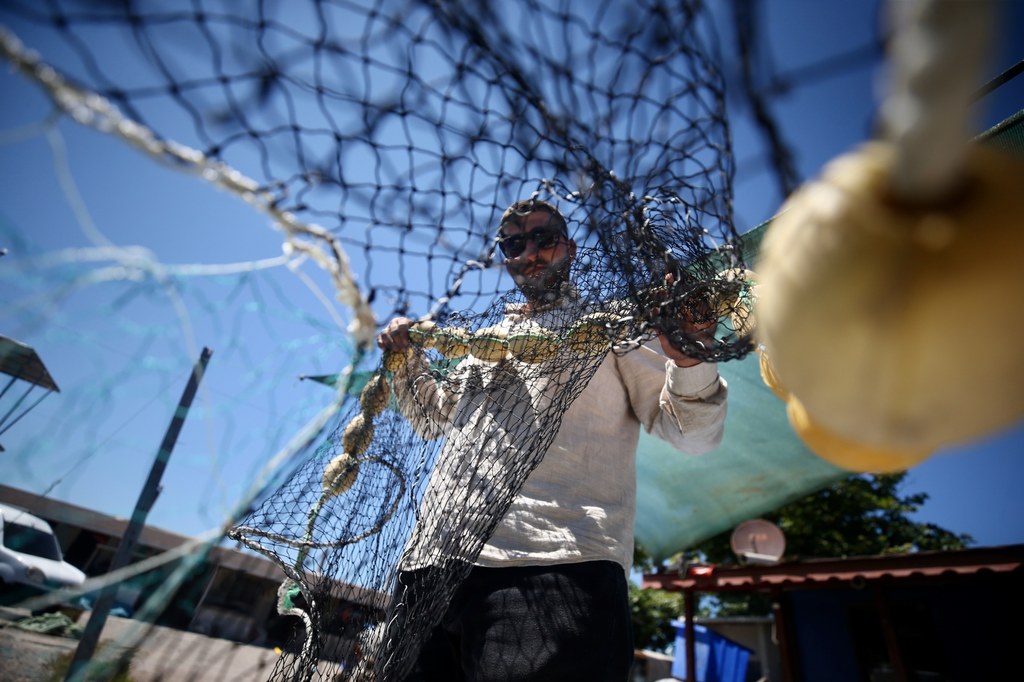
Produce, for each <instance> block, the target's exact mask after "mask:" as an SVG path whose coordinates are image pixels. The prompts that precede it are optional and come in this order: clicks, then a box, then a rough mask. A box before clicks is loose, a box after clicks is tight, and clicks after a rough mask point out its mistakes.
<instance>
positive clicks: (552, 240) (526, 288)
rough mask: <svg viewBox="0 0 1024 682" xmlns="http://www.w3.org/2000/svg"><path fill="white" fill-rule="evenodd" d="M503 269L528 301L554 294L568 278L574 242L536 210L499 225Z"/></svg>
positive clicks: (556, 220)
mask: <svg viewBox="0 0 1024 682" xmlns="http://www.w3.org/2000/svg"><path fill="white" fill-rule="evenodd" d="M500 237H501V248H502V252H503V253H504V254H505V269H506V270H507V271H508V274H509V275H511V276H512V279H513V280H514V281H515V283H516V285H517V286H518V287H519V288H520V289H521V290H522V292H523V293H524V294H525V295H526V297H527V298H528V299H531V300H536V299H542V298H545V297H546V295H547V294H549V293H551V294H557V293H558V291H559V285H560V284H562V283H563V282H565V281H567V280H568V278H569V266H570V265H571V264H572V259H573V257H574V256H575V255H576V242H574V241H572V240H571V239H568V238H567V237H565V236H563V235H562V231H561V228H560V224H559V222H558V219H557V218H555V217H554V216H552V215H551V214H550V213H548V212H547V211H544V210H537V211H533V212H532V213H529V214H527V215H525V216H523V217H521V218H517V219H514V220H510V221H508V222H506V223H505V224H504V225H502V226H501V235H500Z"/></svg>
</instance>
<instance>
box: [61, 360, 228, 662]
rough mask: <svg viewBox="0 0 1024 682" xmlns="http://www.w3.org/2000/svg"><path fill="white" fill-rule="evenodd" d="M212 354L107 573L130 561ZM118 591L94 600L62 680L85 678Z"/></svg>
mask: <svg viewBox="0 0 1024 682" xmlns="http://www.w3.org/2000/svg"><path fill="white" fill-rule="evenodd" d="M212 354H213V351H211V350H210V349H209V348H205V347H204V348H203V352H202V353H201V354H200V356H199V361H198V362H197V363H196V365H195V367H194V368H193V369H192V376H190V377H189V380H188V384H187V385H186V386H185V391H184V393H182V394H181V400H180V401H178V409H177V410H176V411H175V413H174V416H173V417H172V418H171V423H170V425H169V426H168V427H167V432H166V433H165V434H164V440H163V442H162V443H161V444H160V450H159V452H157V455H156V460H154V462H153V466H152V467H150V470H149V478H147V479H146V483H145V485H144V486H143V487H142V491H141V492H140V493H139V499H138V501H137V502H136V503H135V511H134V512H132V517H131V519H130V520H129V522H128V526H127V527H126V528H125V531H124V535H123V536H122V537H121V543H120V544H119V545H118V546H117V552H116V553H115V554H114V559H113V561H112V562H111V564H110V568H109V569H108V572H109V571H116V570H117V569H119V568H122V567H124V566H126V565H127V564H128V562H129V561H130V560H131V557H132V551H133V550H134V549H135V544H136V543H137V542H138V539H139V535H140V534H141V533H142V528H143V527H144V526H145V525H146V517H147V516H148V515H149V510H150V509H152V507H153V503H154V502H155V501H156V497H157V495H158V494H159V493H160V478H161V477H162V476H163V474H164V470H165V469H166V468H167V461H168V460H169V459H170V457H171V450H173V449H174V444H175V443H176V442H177V440H178V434H179V433H181V427H182V424H184V422H185V416H186V415H187V414H188V409H189V407H191V405H192V399H193V398H195V395H196V390H197V389H198V388H199V382H200V381H201V380H202V378H203V372H205V371H206V365H207V363H208V362H209V361H210V356H211V355H212ZM117 588H118V586H117V584H108V585H105V586H104V587H103V589H102V590H101V591H100V594H99V596H98V597H97V598H96V603H95V604H94V605H93V608H92V614H91V615H90V616H89V622H88V623H86V626H85V630H84V631H83V632H82V639H80V640H79V642H78V648H77V649H75V655H74V658H72V660H71V665H69V666H68V672H67V676H66V677H65V678H64V680H65V682H71V681H72V680H79V679H81V678H83V677H84V672H85V664H86V663H88V661H89V660H91V659H92V657H93V654H94V653H95V652H96V644H97V643H98V642H99V638H100V633H101V632H102V631H103V626H104V625H105V624H106V622H107V616H108V615H110V609H111V607H112V606H113V605H114V597H115V596H116V595H117Z"/></svg>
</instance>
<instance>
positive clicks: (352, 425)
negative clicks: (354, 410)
mask: <svg viewBox="0 0 1024 682" xmlns="http://www.w3.org/2000/svg"><path fill="white" fill-rule="evenodd" d="M372 440H373V422H372V421H371V420H369V419H367V418H366V417H364V416H363V415H362V414H357V415H356V416H355V417H353V418H352V421H350V422H349V423H348V426H346V427H345V431H344V432H342V434H341V446H342V447H343V448H345V452H347V453H348V454H350V455H352V456H353V457H358V456H359V455H361V454H363V453H364V452H366V450H367V448H369V447H370V442H371V441H372Z"/></svg>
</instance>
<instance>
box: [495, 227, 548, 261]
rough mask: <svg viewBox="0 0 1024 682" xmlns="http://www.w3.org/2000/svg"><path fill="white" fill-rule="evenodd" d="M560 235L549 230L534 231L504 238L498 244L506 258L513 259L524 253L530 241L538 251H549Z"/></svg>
mask: <svg viewBox="0 0 1024 682" xmlns="http://www.w3.org/2000/svg"><path fill="white" fill-rule="evenodd" d="M561 237H562V235H561V234H560V233H558V232H553V231H551V230H534V231H533V232H530V233H528V234H516V235H512V236H511V237H504V238H502V240H501V241H499V242H498V246H499V247H500V248H501V252H502V253H503V254H505V257H506V258H515V257H517V256H520V255H522V253H523V251H526V242H527V241H532V242H533V243H534V244H536V245H537V248H538V249H550V248H551V247H552V246H554V245H555V244H557V243H558V240H559V239H561Z"/></svg>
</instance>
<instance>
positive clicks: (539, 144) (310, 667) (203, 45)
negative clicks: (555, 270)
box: [0, 0, 752, 680]
mask: <svg viewBox="0 0 1024 682" xmlns="http://www.w3.org/2000/svg"><path fill="white" fill-rule="evenodd" d="M700 10H701V3H699V2H681V3H662V2H657V1H652V0H645V1H644V2H638V3H621V2H612V1H603V2H596V3H575V2H554V1H552V2H531V1H528V0H521V1H519V2H509V3H500V4H499V3H488V2H459V3H457V2H447V1H441V2H416V1H408V2H403V1H400V0H381V1H379V2H376V3H362V2H342V1H340V0H339V1H333V2H331V1H327V0H322V1H306V2H283V1H282V2H244V3H239V2H230V1H227V0H223V1H215V0H193V1H192V2H167V3H163V2H138V3H136V2H128V1H121V2H100V1H92V2H89V1H86V0H79V1H76V2H70V1H60V2H58V1H56V0H54V1H52V2H48V3H45V4H42V5H39V4H37V3H30V2H17V1H16V2H9V3H6V4H5V7H4V8H3V9H2V10H0V17H2V18H3V21H4V22H5V23H6V24H7V26H8V28H9V29H10V30H9V31H5V33H4V35H3V43H2V44H3V51H4V53H5V56H6V57H7V59H8V60H9V61H11V62H12V63H13V64H15V65H16V67H17V68H18V69H19V70H20V71H22V72H23V73H24V74H26V75H28V76H29V77H30V78H32V79H33V80H35V81H36V82H37V83H39V84H40V85H41V86H42V87H44V88H45V89H46V90H47V92H48V93H49V94H50V96H51V97H52V99H53V101H54V102H55V103H56V105H57V106H58V107H59V108H60V109H61V110H62V111H63V112H64V113H66V114H68V115H70V116H72V117H74V118H75V119H76V120H78V121H79V122H81V123H84V124H86V125H90V126H93V127H95V128H97V129H99V130H102V131H103V132H106V133H109V134H111V135H114V136H117V137H120V138H122V139H123V140H125V141H126V142H128V143H130V144H132V145H133V146H135V147H136V148H137V149H139V150H140V151H141V152H142V153H144V154H147V155H149V156H150V157H152V158H153V159H154V160H156V161H159V162H160V163H163V164H167V165H169V166H171V167H173V168H176V169H178V170H181V171H184V172H189V173H194V174H196V175H197V176H199V177H200V178H202V179H203V180H205V181H208V182H211V183H214V184H215V185H217V186H218V187H221V188H222V189H225V190H227V191H229V192H231V193H233V194H235V195H237V196H238V197H240V198H241V199H243V200H245V201H247V202H249V203H250V204H252V205H253V206H254V207H256V208H257V209H259V210H261V211H263V212H264V213H266V214H267V215H268V216H270V217H271V218H272V219H273V221H274V223H275V225H276V226H277V227H278V228H279V229H280V230H281V232H282V235H283V239H284V242H285V249H286V254H295V253H301V254H303V255H305V256H307V257H309V258H311V259H313V260H314V261H316V262H317V263H318V264H320V265H321V267H322V268H323V270H324V272H325V273H327V275H328V276H329V277H330V281H331V283H332V286H333V287H334V289H335V293H336V295H337V297H338V298H339V300H341V301H342V302H343V303H345V304H346V305H347V306H348V310H349V316H348V320H347V322H348V333H349V334H350V335H351V339H352V344H351V348H352V357H351V362H350V364H349V367H348V368H347V369H345V370H344V371H342V372H340V373H339V374H338V375H337V377H334V380H335V381H336V382H337V384H338V386H339V395H341V396H344V398H345V399H344V401H343V402H342V403H341V406H340V409H339V410H338V412H337V414H336V415H334V416H333V417H332V418H331V421H330V423H329V424H328V425H327V426H326V427H324V428H322V429H320V430H319V431H318V432H316V433H315V434H314V435H312V436H311V437H309V438H307V439H306V441H305V444H304V445H303V446H302V447H301V448H300V451H299V452H298V454H297V455H296V456H295V457H293V458H291V459H290V460H289V463H288V467H289V468H288V471H287V472H286V473H285V474H283V475H281V476H278V477H277V478H276V480H277V481H278V482H279V483H280V482H281V481H283V483H280V484H279V485H275V486H274V487H273V488H272V489H269V490H267V491H264V493H263V494H262V495H260V496H259V497H258V498H257V499H255V500H253V504H251V505H248V508H247V511H246V513H245V514H244V518H241V519H240V520H239V522H238V523H237V524H235V526H234V529H233V530H232V531H231V533H230V536H231V537H232V538H234V539H235V540H237V541H239V542H240V543H242V544H244V545H245V546H246V547H248V548H249V549H251V550H254V551H256V552H259V553H260V554H262V555H264V556H267V557H270V558H272V559H273V560H274V561H276V562H277V563H279V564H280V566H281V567H282V569H283V571H284V573H285V575H286V576H287V578H286V580H285V581H284V582H283V583H282V585H281V588H280V590H279V594H278V604H277V608H278V612H279V613H280V614H282V615H285V616H291V617H294V623H295V630H294V637H293V642H292V645H290V646H288V647H286V651H285V654H284V655H283V656H282V657H281V659H280V660H279V662H278V664H277V665H276V667H275V669H274V671H273V673H272V675H271V676H272V678H273V679H302V680H307V679H324V680H329V679H337V677H336V676H337V675H339V674H340V679H381V680H383V679H401V678H402V676H403V674H404V673H405V671H406V670H407V669H408V666H409V663H410V661H411V657H412V656H413V655H414V654H415V652H416V651H417V649H418V648H419V646H420V644H421V643H422V642H423V640H424V637H425V636H426V635H427V633H429V631H430V629H431V628H432V627H433V626H434V625H435V624H436V623H437V622H438V621H439V619H440V618H441V616H442V614H443V612H444V609H445V606H446V605H447V603H448V601H449V600H450V599H451V596H452V593H453V591H454V590H455V588H456V587H457V586H458V585H459V583H460V581H461V580H462V579H463V577H464V576H465V575H466V574H467V572H468V570H469V567H470V566H472V563H473V561H474V560H475V559H476V558H477V556H478V555H479V553H480V551H481V549H482V548H483V546H484V544H485V543H486V541H487V539H488V538H489V537H490V535H491V533H492V532H493V530H494V528H495V527H496V524H498V522H499V521H500V519H501V518H502V515H503V514H504V512H505V511H506V510H507V509H508V507H509V505H510V504H511V503H512V501H513V499H514V497H515V495H516V493H517V491H518V490H519V489H520V487H521V486H522V484H523V482H524V480H525V479H526V477H527V476H528V475H529V474H530V472H531V471H532V470H533V469H534V468H535V467H536V466H537V465H538V464H539V463H540V461H541V460H542V458H543V457H544V454H545V452H546V450H547V449H548V446H549V445H550V444H551V442H552V440H553V438H554V437H555V435H556V433H557V431H558V428H559V425H560V423H561V419H562V417H563V415H564V414H565V412H566V410H568V409H569V408H570V406H571V405H572V403H573V401H574V400H575V399H576V398H577V397H578V396H579V395H580V393H581V392H582V391H583V390H584V389H585V387H586V386H587V384H588V381H589V380H590V379H591V378H592V377H593V375H594V374H595V372H596V371H597V369H598V367H599V366H600V364H601V362H602V361H603V360H604V359H605V357H606V356H607V354H608V353H616V354H625V353H629V352H633V351H635V350H636V349H637V348H638V347H640V346H641V345H644V344H647V343H650V342H652V340H653V339H654V338H655V337H656V336H657V335H659V334H665V335H666V336H667V337H668V338H669V339H670V341H671V343H672V344H673V345H674V346H675V347H676V348H678V349H680V350H682V351H683V352H685V353H686V354H688V355H690V356H692V357H696V358H699V359H702V360H707V361H717V362H721V361H726V360H730V359H736V358H740V357H742V356H744V355H745V354H746V353H747V352H748V351H749V350H750V345H751V344H750V331H751V329H750V322H749V320H748V314H749V312H750V289H751V286H752V282H751V281H750V279H749V274H748V273H747V271H746V270H745V263H744V262H743V260H742V257H741V255H740V253H739V252H738V250H737V249H736V248H734V246H735V244H736V238H737V235H736V233H735V231H734V228H733V225H732V219H731V181H732V176H733V167H732V163H733V161H732V156H731V151H730V140H729V130H728V126H727V123H726V119H725V112H724V93H723V82H722V74H721V73H720V71H719V69H718V68H717V66H716V61H715V59H714V58H713V56H712V53H711V49H710V47H709V45H710V44H711V43H710V41H711V36H710V33H709V31H708V29H707V25H706V24H705V21H706V17H704V15H703V14H702V12H701V11H700ZM40 36H46V43H47V45H48V46H49V50H48V51H46V52H45V53H44V54H42V55H41V56H40V55H37V54H36V53H34V52H33V51H32V50H31V49H30V48H32V47H33V43H32V40H33V38H36V39H41V38H40ZM519 200H527V204H526V208H525V209H522V211H523V213H526V212H528V210H529V208H530V207H531V206H534V204H532V203H530V202H540V201H543V202H548V203H550V204H551V205H553V206H555V207H557V210H558V211H560V213H561V214H562V215H563V216H564V220H565V231H566V235H567V237H568V238H569V239H572V240H573V242H574V243H575V245H576V247H575V248H576V250H575V257H574V258H573V259H572V262H571V266H570V268H569V271H568V279H567V282H566V283H565V285H564V286H562V287H561V288H560V289H559V290H558V292H557V296H555V297H554V298H553V299H552V300H551V301H548V302H547V305H542V306H531V307H529V308H527V307H526V303H527V300H526V298H524V294H523V292H522V291H520V290H519V289H518V288H517V287H516V285H515V283H514V282H513V281H512V279H511V278H510V277H509V275H508V273H507V272H506V271H505V269H504V264H503V262H504V258H503V257H502V254H501V246H502V243H501V241H500V240H499V234H498V230H497V228H498V224H499V221H500V219H501V217H502V214H503V212H504V211H505V210H506V208H507V207H509V206H510V205H511V204H512V203H513V202H515V201H519ZM396 316H407V317H409V318H412V319H413V320H415V321H416V324H415V325H414V326H413V328H412V330H411V337H412V341H413V346H414V347H413V350H412V351H411V352H409V353H394V354H384V355H382V354H380V353H378V352H377V349H376V348H375V346H374V344H373V339H374V337H375V335H376V333H377V329H378V327H379V326H380V325H381V324H383V323H384V322H386V321H388V320H390V319H392V318H394V317H396ZM694 325H696V327H698V328H705V327H707V326H708V325H714V329H715V330H716V331H715V333H714V336H713V337H712V336H709V335H708V334H706V333H694V332H693V329H694ZM655 345H656V342H655ZM510 453H515V455H514V456H510ZM400 560H401V562H400ZM403 567H404V568H408V567H417V568H423V569H425V570H424V571H422V572H419V573H417V576H418V578H417V580H418V581H420V583H421V584H419V585H418V587H417V589H416V590H415V595H416V597H415V599H409V598H407V597H406V596H403V594H405V593H403V592H402V591H400V590H396V584H395V581H396V575H397V572H398V570H399V569H400V568H403ZM396 595H398V596H396ZM352 604H355V605H357V606H358V608H356V609H355V610H353V609H352V608H347V607H346V608H343V605H349V606H351V605H352Z"/></svg>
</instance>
